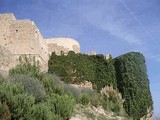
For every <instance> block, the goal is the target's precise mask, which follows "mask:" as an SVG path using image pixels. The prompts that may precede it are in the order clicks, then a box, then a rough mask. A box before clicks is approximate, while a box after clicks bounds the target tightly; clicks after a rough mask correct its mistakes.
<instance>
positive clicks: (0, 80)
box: [0, 74, 4, 84]
mask: <svg viewBox="0 0 160 120" xmlns="http://www.w3.org/2000/svg"><path fill="white" fill-rule="evenodd" d="M2 82H4V78H3V77H2V75H1V74H0V84H1V83H2Z"/></svg>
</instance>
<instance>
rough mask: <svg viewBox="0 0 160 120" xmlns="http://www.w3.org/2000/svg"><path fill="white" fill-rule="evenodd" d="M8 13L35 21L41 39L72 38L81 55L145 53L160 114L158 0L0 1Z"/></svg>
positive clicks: (1, 8) (155, 104)
mask: <svg viewBox="0 0 160 120" xmlns="http://www.w3.org/2000/svg"><path fill="white" fill-rule="evenodd" d="M6 12H12V13H14V14H15V16H16V18H17V19H31V20H33V21H35V23H36V24H37V26H38V27H39V29H40V31H41V33H42V35H43V36H44V37H45V38H50V37H69V38H74V39H76V40H77V41H78V42H79V43H80V44H81V52H85V51H92V50H95V51H97V53H103V54H107V53H111V54H112V56H113V57H116V56H119V55H121V54H124V53H127V52H130V51H139V52H141V53H143V54H144V56H145V58H146V64H147V70H148V76H149V79H150V88H151V93H152V97H153V101H154V112H155V114H156V115H159V116H160V0H0V13H6Z"/></svg>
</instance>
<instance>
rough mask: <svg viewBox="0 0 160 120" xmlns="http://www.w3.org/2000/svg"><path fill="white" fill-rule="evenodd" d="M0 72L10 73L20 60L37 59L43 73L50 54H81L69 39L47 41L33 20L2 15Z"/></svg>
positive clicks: (78, 48) (0, 21)
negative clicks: (25, 58)
mask: <svg viewBox="0 0 160 120" xmlns="http://www.w3.org/2000/svg"><path fill="white" fill-rule="evenodd" d="M0 50H1V51H0V57H1V58H0V59H1V60H0V71H3V70H4V71H8V70H9V69H11V68H12V67H15V66H16V65H17V64H19V58H20V57H22V58H24V56H27V57H28V58H29V59H30V60H31V61H32V60H33V59H34V58H35V60H36V61H37V62H39V65H40V67H41V70H42V71H47V70H48V60H49V54H51V53H52V52H56V53H57V54H58V55H60V54H61V51H63V52H64V53H68V52H69V51H75V53H79V52H80V45H79V43H78V42H77V41H75V40H73V39H69V38H54V39H49V40H47V41H46V40H45V39H44V38H43V36H42V35H41V33H40V31H39V29H38V27H37V26H36V24H35V23H34V22H33V21H31V20H16V18H15V17H14V15H13V14H11V13H7V14H0Z"/></svg>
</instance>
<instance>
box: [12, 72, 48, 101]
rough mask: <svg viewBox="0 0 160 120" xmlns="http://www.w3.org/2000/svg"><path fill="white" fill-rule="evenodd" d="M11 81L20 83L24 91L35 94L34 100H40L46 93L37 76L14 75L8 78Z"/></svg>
mask: <svg viewBox="0 0 160 120" xmlns="http://www.w3.org/2000/svg"><path fill="white" fill-rule="evenodd" d="M9 81H10V82H11V83H21V84H22V85H23V86H24V90H25V92H26V93H28V94H31V95H33V96H35V98H36V101H40V100H41V99H42V98H43V96H44V95H46V92H45V88H44V86H43V85H42V84H41V83H40V81H39V80H38V79H37V78H32V77H30V76H27V75H14V76H11V77H10V78H9Z"/></svg>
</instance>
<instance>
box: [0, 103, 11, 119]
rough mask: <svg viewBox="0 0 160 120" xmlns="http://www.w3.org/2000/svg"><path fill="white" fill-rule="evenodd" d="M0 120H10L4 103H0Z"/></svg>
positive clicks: (9, 114)
mask: <svg viewBox="0 0 160 120" xmlns="http://www.w3.org/2000/svg"><path fill="white" fill-rule="evenodd" d="M0 120H11V113H10V111H9V108H8V105H7V104H6V102H3V103H1V101H0Z"/></svg>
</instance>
